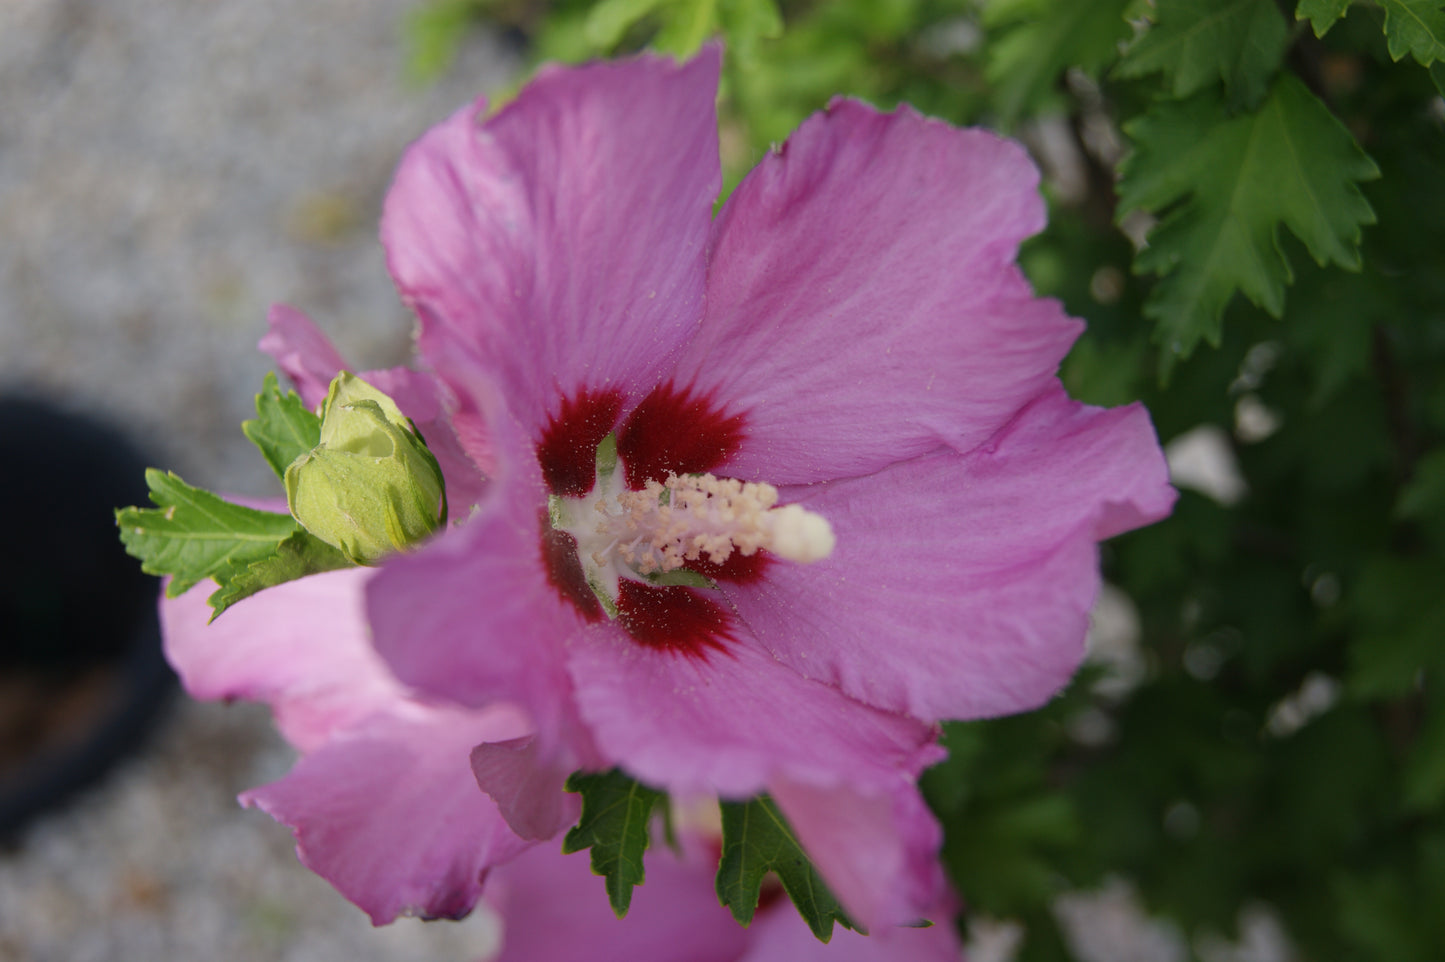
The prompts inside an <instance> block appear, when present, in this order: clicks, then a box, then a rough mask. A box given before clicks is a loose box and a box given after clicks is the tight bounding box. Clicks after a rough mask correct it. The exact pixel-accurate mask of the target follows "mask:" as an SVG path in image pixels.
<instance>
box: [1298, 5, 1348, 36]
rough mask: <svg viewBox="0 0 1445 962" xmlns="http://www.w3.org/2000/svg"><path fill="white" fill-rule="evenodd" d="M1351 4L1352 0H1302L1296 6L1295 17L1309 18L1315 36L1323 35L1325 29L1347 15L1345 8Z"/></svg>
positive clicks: (1299, 18)
mask: <svg viewBox="0 0 1445 962" xmlns="http://www.w3.org/2000/svg"><path fill="white" fill-rule="evenodd" d="M1349 5H1350V0H1300V2H1299V6H1297V7H1295V11H1294V18H1295V19H1296V20H1308V21H1309V22H1310V26H1311V27H1313V28H1314V31H1315V36H1316V37H1323V36H1324V35H1325V31H1327V30H1329V29H1330V27H1333V26H1334V25H1335V21H1337V20H1339V19H1340V18H1341V17H1343V16H1344V15H1345V9H1346V8H1347V7H1349Z"/></svg>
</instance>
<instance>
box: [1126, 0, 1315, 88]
mask: <svg viewBox="0 0 1445 962" xmlns="http://www.w3.org/2000/svg"><path fill="white" fill-rule="evenodd" d="M1154 20H1155V22H1154V23H1153V24H1152V25H1151V26H1150V27H1149V29H1148V30H1146V31H1145V32H1144V33H1143V34H1142V35H1141V36H1140V37H1139V39H1138V40H1137V41H1135V42H1134V43H1133V44H1132V45H1131V46H1130V47H1129V49H1128V51H1127V52H1126V54H1125V56H1124V59H1123V60H1121V61H1120V62H1119V65H1118V67H1116V68H1115V71H1114V72H1115V73H1116V74H1117V75H1119V76H1121V77H1142V76H1145V75H1147V74H1152V73H1162V74H1163V75H1164V76H1165V78H1167V80H1168V82H1169V89H1170V92H1171V93H1172V94H1173V95H1174V96H1175V97H1178V98H1183V97H1188V96H1190V95H1191V94H1194V93H1197V92H1198V91H1200V90H1203V89H1204V88H1205V87H1207V86H1209V85H1210V84H1212V83H1214V82H1216V81H1222V82H1223V83H1224V86H1225V89H1226V90H1228V91H1229V94H1230V98H1231V99H1232V100H1235V101H1237V102H1238V103H1240V104H1243V105H1245V106H1248V107H1253V106H1255V105H1257V104H1258V103H1259V101H1260V100H1261V99H1262V98H1263V97H1264V94H1265V91H1266V90H1267V89H1268V88H1269V81H1270V78H1271V77H1273V76H1274V73H1275V71H1276V70H1277V69H1278V67H1279V64H1280V60H1281V58H1282V57H1283V56H1284V52H1285V49H1286V48H1287V47H1288V46H1289V30H1288V29H1287V27H1286V24H1285V20H1284V17H1282V16H1280V12H1279V8H1278V7H1276V6H1275V4H1274V0H1159V3H1158V9H1157V12H1156V13H1155V16H1154Z"/></svg>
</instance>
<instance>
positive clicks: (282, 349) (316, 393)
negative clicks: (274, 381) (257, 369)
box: [256, 304, 347, 408]
mask: <svg viewBox="0 0 1445 962" xmlns="http://www.w3.org/2000/svg"><path fill="white" fill-rule="evenodd" d="M266 324H267V327H266V333H265V334H263V335H262V336H261V342H260V343H259V344H257V345H256V346H257V347H259V348H260V349H261V350H262V351H264V352H265V353H267V354H269V355H271V357H272V359H273V360H275V362H276V366H277V367H279V368H280V369H281V372H282V373H283V374H285V375H286V376H287V377H289V378H290V379H291V383H292V384H295V385H296V393H297V394H300V395H301V400H302V401H304V402H306V406H307V407H309V408H314V407H316V405H318V404H320V403H321V402H322V401H323V400H324V399H325V398H326V391H327V389H328V388H329V387H330V386H331V379H332V378H334V377H335V376H336V372H337V371H340V370H341V369H343V368H345V367H346V366H347V364H346V360H345V359H344V358H343V357H342V356H341V354H340V353H339V352H338V351H337V350H336V348H335V347H334V346H332V344H331V341H330V339H329V338H327V336H326V335H325V334H323V333H322V332H321V329H320V328H318V327H317V326H316V324H315V323H314V322H313V321H312V320H311V318H309V317H307V316H306V315H305V314H303V313H302V312H301V311H298V310H297V309H296V308H294V307H291V306H290V305H289V304H273V305H272V306H271V310H270V311H269V312H267V314H266Z"/></svg>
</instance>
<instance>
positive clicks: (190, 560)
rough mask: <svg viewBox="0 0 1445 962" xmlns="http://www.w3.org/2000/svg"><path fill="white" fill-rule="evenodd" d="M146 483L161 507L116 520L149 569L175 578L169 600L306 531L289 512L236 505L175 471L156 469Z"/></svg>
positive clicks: (121, 514) (126, 512)
mask: <svg viewBox="0 0 1445 962" xmlns="http://www.w3.org/2000/svg"><path fill="white" fill-rule="evenodd" d="M146 484H147V485H148V486H149V487H150V498H151V500H152V501H153V502H155V504H156V505H157V507H155V508H121V509H120V510H118V511H117V512H116V514H115V519H116V524H117V525H118V526H119V528H120V540H121V542H122V543H123V544H124V545H125V549H126V551H127V552H129V553H130V555H131V556H132V557H135V558H138V559H140V562H141V569H142V570H143V571H145V572H146V573H147V574H153V575H170V576H171V582H170V584H168V585H167V586H166V596H167V597H169V598H174V597H176V596H178V595H181V594H184V593H185V592H186V591H187V590H189V589H190V588H191V587H192V586H194V585H195V584H196V583H197V582H199V581H202V580H204V579H206V578H217V579H218V580H219V579H220V578H224V577H227V576H229V575H231V574H232V573H234V572H236V571H239V570H243V569H245V568H246V567H249V566H250V565H251V564H252V563H253V562H256V561H261V560H263V559H265V558H267V557H269V556H271V555H273V554H275V553H276V549H277V546H278V545H279V544H280V543H281V542H282V541H285V540H286V539H287V538H289V537H290V536H291V535H292V534H293V533H295V532H296V531H298V530H300V527H299V525H297V523H296V520H295V519H294V518H292V517H291V516H290V515H289V514H276V513H274V512H271V511H258V510H256V509H255V508H247V507H243V506H241V505H238V504H231V503H230V502H228V501H225V500H223V499H221V498H219V497H217V496H216V495H214V494H212V493H211V492H209V491H203V490H201V489H200V488H193V487H191V486H190V485H188V484H186V483H185V482H184V481H182V480H181V479H180V478H179V477H177V476H176V475H175V474H172V473H170V472H165V471H159V470H157V469H155V468H151V469H149V470H147V471H146Z"/></svg>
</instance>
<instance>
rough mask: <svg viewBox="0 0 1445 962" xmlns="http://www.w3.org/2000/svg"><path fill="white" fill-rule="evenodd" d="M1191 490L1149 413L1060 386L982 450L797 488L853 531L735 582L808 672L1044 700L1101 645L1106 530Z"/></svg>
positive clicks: (962, 702) (952, 697) (913, 707)
mask: <svg viewBox="0 0 1445 962" xmlns="http://www.w3.org/2000/svg"><path fill="white" fill-rule="evenodd" d="M1174 496H1175V495H1174V490H1173V489H1172V488H1171V487H1169V484H1168V471H1167V468H1166V466H1165V464H1164V459H1163V455H1162V454H1161V453H1160V450H1159V446H1158V442H1157V440H1156V439H1155V436H1154V431H1153V428H1152V426H1151V425H1150V423H1149V418H1148V415H1147V414H1146V413H1145V412H1144V410H1143V409H1142V408H1140V407H1137V406H1131V407H1125V408H1115V409H1113V410H1107V411H1106V410H1100V409H1098V408H1091V407H1086V406H1085V405H1082V404H1077V403H1074V402H1072V401H1070V400H1069V399H1068V398H1067V397H1066V396H1065V395H1064V393H1063V391H1062V389H1059V388H1057V387H1055V389H1054V390H1053V391H1051V392H1050V393H1049V394H1047V395H1046V396H1045V397H1043V398H1040V399H1039V400H1038V401H1037V402H1035V403H1034V404H1032V405H1031V406H1030V407H1028V408H1027V409H1025V410H1024V411H1022V412H1020V414H1019V415H1018V417H1017V418H1016V419H1015V420H1014V421H1013V423H1011V424H1010V425H1009V426H1008V428H1007V429H1006V430H1004V431H1002V432H1000V433H999V435H998V436H996V437H995V438H993V439H992V440H990V441H989V443H988V444H986V445H984V446H982V447H980V448H979V449H977V450H976V451H974V452H973V453H971V454H969V455H967V456H958V455H955V454H953V453H952V452H940V453H937V454H934V455H931V456H928V457H924V458H919V459H916V460H914V461H910V462H905V463H902V464H897V465H894V466H892V467H890V468H887V469H885V470H883V471H880V472H878V473H876V474H874V475H871V476H868V477H864V478H855V479H850V480H847V481H840V482H836V483H832V484H823V485H814V486H810V487H796V488H791V489H788V490H786V491H785V492H784V493H783V500H785V501H787V500H794V501H797V502H798V503H800V504H803V505H804V506H806V507H807V508H809V509H810V510H813V511H816V512H818V513H819V514H821V515H823V516H824V517H825V518H827V519H828V520H829V522H830V523H831V524H832V526H833V530H834V532H835V533H836V535H837V539H838V544H837V548H836V549H835V550H834V552H833V554H832V556H831V557H829V558H828V559H826V560H824V561H820V562H817V563H815V564H812V565H790V564H775V565H771V566H770V567H769V568H768V574H767V577H765V578H761V579H758V580H757V581H755V582H752V583H748V584H741V585H725V586H724V589H723V590H724V592H725V593H727V594H728V595H729V597H730V598H731V600H732V601H733V602H734V604H735V605H736V606H737V609H738V611H739V613H740V614H741V616H742V619H743V620H744V621H745V622H747V623H748V624H749V625H751V627H752V629H753V630H754V631H755V632H756V633H757V636H758V638H759V639H761V640H762V642H763V643H764V644H765V645H766V646H767V647H768V648H770V649H771V650H772V651H773V652H774V653H775V654H776V655H777V656H778V657H779V658H780V659H782V660H783V661H784V662H786V663H787V664H789V665H791V666H792V667H793V668H795V669H796V670H797V671H799V672H801V673H802V674H804V675H806V676H808V677H810V678H816V679H819V680H821V681H824V682H827V683H830V684H835V685H837V686H839V687H840V688H842V689H843V691H845V692H847V693H849V694H850V695H852V696H854V697H856V698H859V699H861V700H863V701H866V702H868V703H869V704H872V705H877V706H879V707H881V708H884V709H888V710H891V711H899V712H905V713H907V714H910V715H915V716H917V717H919V718H926V719H936V718H976V717H983V716H989V715H997V714H1003V713H1007V712H1016V711H1023V710H1026V709H1029V708H1033V707H1035V706H1037V705H1039V704H1041V703H1042V702H1044V701H1045V700H1047V699H1048V698H1049V697H1050V696H1051V695H1052V694H1053V693H1054V692H1055V691H1057V690H1058V689H1059V688H1060V687H1062V686H1063V684H1064V683H1065V682H1066V681H1067V680H1068V678H1069V676H1070V675H1071V674H1072V673H1073V671H1074V669H1075V668H1076V667H1077V665H1078V663H1079V660H1080V659H1081V658H1082V657H1083V653H1084V645H1083V642H1084V633H1085V629H1086V628H1087V625H1088V612H1089V609H1090V607H1091V606H1092V604H1093V601H1094V597H1095V595H1096V594H1097V592H1098V585H1099V568H1098V558H1097V548H1096V546H1095V542H1096V541H1097V540H1098V539H1100V538H1104V537H1108V536H1110V535H1113V534H1117V533H1118V532H1120V531H1122V530H1124V529H1126V528H1131V527H1135V526H1137V525H1140V524H1145V523H1148V522H1150V521H1154V520H1157V519H1158V518H1161V517H1163V516H1164V515H1166V514H1167V513H1168V512H1169V509H1170V507H1171V505H1172V504H1173V501H1174Z"/></svg>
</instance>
